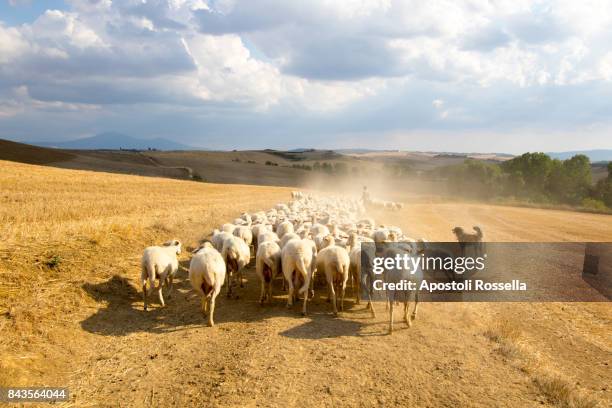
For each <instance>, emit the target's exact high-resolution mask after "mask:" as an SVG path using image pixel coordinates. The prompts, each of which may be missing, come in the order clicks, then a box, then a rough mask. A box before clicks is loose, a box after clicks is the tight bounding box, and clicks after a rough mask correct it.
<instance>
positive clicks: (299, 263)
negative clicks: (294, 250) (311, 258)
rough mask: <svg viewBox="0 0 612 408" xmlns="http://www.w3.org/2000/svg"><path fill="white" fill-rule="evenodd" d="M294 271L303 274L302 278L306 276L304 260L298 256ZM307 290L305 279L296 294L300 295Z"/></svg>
mask: <svg viewBox="0 0 612 408" xmlns="http://www.w3.org/2000/svg"><path fill="white" fill-rule="evenodd" d="M295 267H296V269H297V270H298V271H299V272H300V273H301V274H303V275H304V276H308V270H307V268H306V264H305V263H304V259H303V258H302V257H301V256H300V257H298V259H297V260H296V262H295ZM307 290H308V285H307V282H306V279H304V285H303V286H302V287H301V288H300V290H299V291H298V293H299V294H300V295H301V294H303V293H304V292H306V291H307Z"/></svg>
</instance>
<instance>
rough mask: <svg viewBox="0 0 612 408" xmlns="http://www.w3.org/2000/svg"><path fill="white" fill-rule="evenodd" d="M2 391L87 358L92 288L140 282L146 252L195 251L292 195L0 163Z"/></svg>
mask: <svg viewBox="0 0 612 408" xmlns="http://www.w3.org/2000/svg"><path fill="white" fill-rule="evenodd" d="M0 174H1V175H2V176H1V177H0V191H1V192H2V193H1V194H0V330H1V331H2V333H3V334H2V342H0V356H1V357H0V373H1V374H0V385H6V384H9V383H10V384H11V385H13V386H14V385H21V384H23V385H25V384H41V381H42V383H44V381H43V380H45V381H48V380H49V378H50V377H49V374H50V373H55V374H56V375H57V377H55V381H60V379H61V378H62V377H63V374H64V373H63V371H62V370H63V369H64V367H65V366H66V363H67V362H68V361H69V360H70V359H71V358H73V357H72V355H71V354H76V355H78V354H79V348H80V347H81V345H80V344H79V341H78V339H76V341H74V342H66V339H67V338H70V336H71V334H72V333H74V331H75V330H78V329H79V327H78V324H77V322H78V320H79V319H80V318H82V317H83V316H84V315H86V314H87V313H88V311H89V310H88V309H89V308H94V307H95V306H96V305H95V302H94V300H92V299H91V297H90V296H87V295H86V294H85V293H84V290H83V288H82V286H83V285H84V284H85V283H86V282H98V281H101V280H104V279H108V278H109V277H110V276H113V275H119V276H123V277H127V278H134V277H136V276H137V275H138V273H139V267H138V262H139V256H140V253H141V251H142V249H143V248H144V247H145V246H146V245H151V244H154V243H159V242H161V241H165V240H166V239H168V238H172V237H177V238H179V239H181V240H182V241H183V242H185V244H186V245H187V246H189V245H192V246H193V245H195V244H197V242H198V241H199V240H200V239H201V238H203V237H204V236H205V235H206V234H208V233H209V232H210V231H211V229H212V228H213V227H214V226H215V225H216V224H217V221H218V220H223V219H232V218H234V217H235V216H237V215H238V214H239V213H240V212H241V211H245V210H247V211H251V210H256V209H260V208H267V207H269V206H271V205H272V204H274V203H276V202H278V201H280V200H286V199H287V198H288V197H289V194H288V190H286V189H283V188H271V187H256V186H239V185H236V186H225V185H224V186H221V185H214V184H204V183H195V182H186V181H176V180H168V179H155V178H143V177H135V176H124V175H115V174H106V173H92V172H85V171H72V170H60V169H53V168H46V167H39V166H31V165H24V164H17V163H11V162H4V161H0Z"/></svg>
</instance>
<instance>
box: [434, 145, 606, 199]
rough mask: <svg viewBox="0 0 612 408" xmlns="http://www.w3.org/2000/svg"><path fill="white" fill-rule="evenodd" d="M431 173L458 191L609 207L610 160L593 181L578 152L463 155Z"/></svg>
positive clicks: (470, 194) (584, 160) (487, 196)
mask: <svg viewBox="0 0 612 408" xmlns="http://www.w3.org/2000/svg"><path fill="white" fill-rule="evenodd" d="M434 173H435V175H436V176H438V177H441V178H444V179H446V180H447V183H448V186H449V189H450V190H451V192H453V193H458V194H462V195H468V196H475V197H480V198H485V197H486V198H490V197H514V198H518V199H524V200H528V201H534V202H540V203H561V204H569V205H579V206H584V207H588V208H592V209H598V210H602V209H606V207H608V208H612V164H611V163H608V176H607V177H606V178H605V179H602V180H599V181H598V182H597V183H595V184H594V183H593V179H592V174H591V163H590V161H589V158H588V157H587V156H585V155H582V154H578V155H575V156H573V157H572V158H570V159H567V160H557V159H552V158H551V157H550V156H548V155H546V154H544V153H525V154H523V155H521V156H518V157H515V158H513V159H511V160H507V161H505V162H502V163H499V164H498V163H492V162H486V161H482V160H474V159H466V160H465V161H464V162H463V163H461V164H458V165H452V166H446V167H442V168H439V169H435V170H434Z"/></svg>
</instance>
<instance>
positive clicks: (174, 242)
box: [172, 239, 181, 246]
mask: <svg viewBox="0 0 612 408" xmlns="http://www.w3.org/2000/svg"><path fill="white" fill-rule="evenodd" d="M172 245H174V246H178V245H181V242H180V241H179V240H178V239H175V240H174V241H173V242H172Z"/></svg>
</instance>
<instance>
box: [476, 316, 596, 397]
mask: <svg viewBox="0 0 612 408" xmlns="http://www.w3.org/2000/svg"><path fill="white" fill-rule="evenodd" d="M483 334H484V336H485V337H486V338H488V339H489V340H491V341H492V342H494V343H496V344H497V345H498V347H497V349H496V351H497V352H498V353H499V354H500V355H502V356H503V357H504V358H506V359H508V360H510V362H511V364H513V365H514V366H515V367H517V368H518V369H519V370H521V371H522V372H524V373H526V374H528V375H529V376H530V378H531V380H532V381H533V384H534V385H535V386H536V388H537V389H538V391H539V392H540V393H541V394H543V395H544V396H545V397H546V399H547V400H548V401H549V402H550V403H552V404H555V405H557V406H559V407H562V408H596V407H600V406H603V405H602V402H601V401H599V400H598V399H597V398H594V397H593V396H591V395H589V394H588V393H587V392H586V391H584V390H582V389H581V388H580V387H579V386H577V385H576V384H575V382H572V381H571V380H570V379H569V378H568V377H567V376H566V375H563V374H561V373H559V372H557V371H556V370H555V369H554V368H552V367H550V366H549V365H548V364H547V363H546V362H545V361H544V359H543V358H542V357H541V356H540V354H539V353H538V352H537V351H536V350H535V349H534V347H532V345H530V344H529V343H528V342H527V341H526V339H525V338H524V336H523V333H522V331H521V329H520V323H519V322H518V321H512V320H510V319H504V320H501V321H498V322H494V323H491V324H490V325H489V327H488V328H487V329H486V330H485V331H484V333H483Z"/></svg>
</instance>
